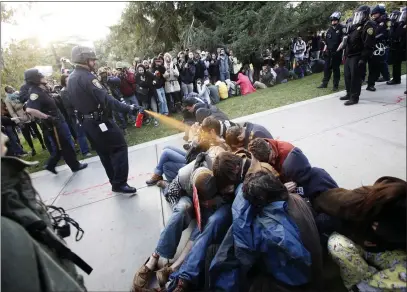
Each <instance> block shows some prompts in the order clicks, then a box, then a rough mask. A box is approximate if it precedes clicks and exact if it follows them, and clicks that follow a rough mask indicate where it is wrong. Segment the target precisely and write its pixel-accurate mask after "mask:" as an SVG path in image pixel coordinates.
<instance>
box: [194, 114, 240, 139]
mask: <svg viewBox="0 0 407 292" xmlns="http://www.w3.org/2000/svg"><path fill="white" fill-rule="evenodd" d="M235 125H236V124H235V123H233V122H231V121H229V120H219V119H217V118H216V117H215V116H212V115H211V116H208V117H206V118H205V119H204V120H203V121H202V124H201V135H202V134H205V135H209V136H211V137H212V138H215V135H216V136H218V137H220V138H222V139H226V131H227V129H229V128H230V127H233V126H235Z"/></svg>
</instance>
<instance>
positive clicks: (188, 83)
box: [180, 52, 196, 97]
mask: <svg viewBox="0 0 407 292" xmlns="http://www.w3.org/2000/svg"><path fill="white" fill-rule="evenodd" d="M195 70H196V68H195V65H194V53H192V52H189V53H188V60H187V61H186V62H185V63H182V64H181V69H180V71H181V72H180V75H181V87H182V92H183V94H184V97H185V96H186V95H188V94H190V93H192V92H193V91H194V78H195Z"/></svg>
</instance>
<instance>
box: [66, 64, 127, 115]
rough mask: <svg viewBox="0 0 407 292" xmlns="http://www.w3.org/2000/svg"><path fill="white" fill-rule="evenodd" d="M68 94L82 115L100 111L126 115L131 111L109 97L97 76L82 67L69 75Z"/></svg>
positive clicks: (78, 67) (125, 105)
mask: <svg viewBox="0 0 407 292" xmlns="http://www.w3.org/2000/svg"><path fill="white" fill-rule="evenodd" d="M68 92H69V96H70V99H71V102H72V104H73V106H74V107H75V109H76V110H78V111H79V112H80V113H81V114H85V115H87V114H91V113H94V112H96V111H98V110H99V109H100V110H106V109H107V110H113V111H117V112H125V113H128V112H130V111H131V107H130V106H128V105H127V104H124V103H121V102H120V101H118V100H117V99H115V98H114V97H112V96H111V95H109V93H108V92H107V90H106V89H105V88H104V87H103V86H102V84H100V82H99V80H98V79H97V78H96V76H95V75H93V74H92V73H91V72H90V71H89V70H88V69H86V68H83V67H81V66H76V68H75V71H73V72H72V73H71V75H69V83H68Z"/></svg>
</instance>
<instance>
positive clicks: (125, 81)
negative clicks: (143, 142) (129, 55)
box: [116, 62, 139, 124]
mask: <svg viewBox="0 0 407 292" xmlns="http://www.w3.org/2000/svg"><path fill="white" fill-rule="evenodd" d="M116 70H117V71H118V77H119V78H120V81H121V82H120V92H121V94H122V95H123V99H124V102H125V103H126V104H128V105H135V106H139V102H138V100H137V98H136V95H135V92H136V79H135V74H134V73H132V72H130V71H129V70H128V68H127V67H126V66H125V65H124V64H123V62H117V63H116ZM129 118H130V122H131V123H132V124H134V123H135V122H136V116H135V115H134V114H132V113H129Z"/></svg>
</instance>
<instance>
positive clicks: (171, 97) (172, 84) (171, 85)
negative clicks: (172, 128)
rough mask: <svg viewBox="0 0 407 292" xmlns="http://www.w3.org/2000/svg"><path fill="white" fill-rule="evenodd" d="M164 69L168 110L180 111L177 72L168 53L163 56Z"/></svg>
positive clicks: (179, 90)
mask: <svg viewBox="0 0 407 292" xmlns="http://www.w3.org/2000/svg"><path fill="white" fill-rule="evenodd" d="M164 67H165V73H164V79H165V93H166V94H167V101H168V103H169V105H170V109H173V110H174V111H181V87H180V85H179V82H178V77H179V70H178V66H176V64H175V63H174V62H173V61H172V57H171V55H170V54H169V53H165V55H164Z"/></svg>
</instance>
